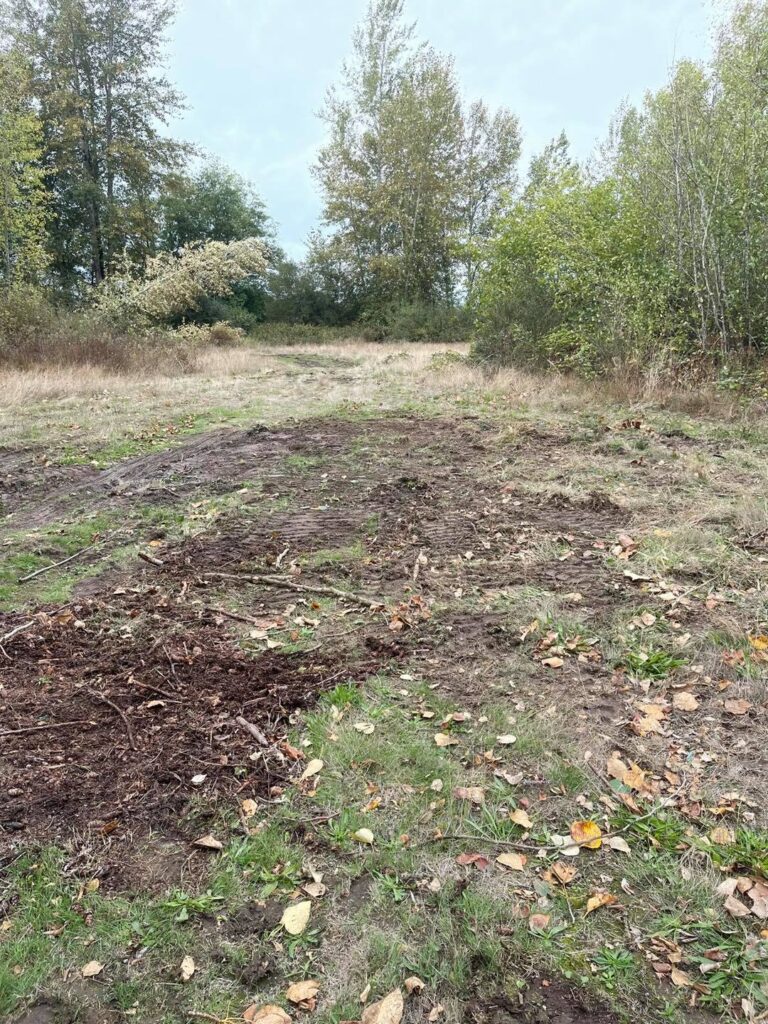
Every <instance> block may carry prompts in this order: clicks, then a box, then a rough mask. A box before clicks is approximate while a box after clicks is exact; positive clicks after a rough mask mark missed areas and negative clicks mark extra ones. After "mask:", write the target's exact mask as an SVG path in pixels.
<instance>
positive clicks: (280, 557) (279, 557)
mask: <svg viewBox="0 0 768 1024" xmlns="http://www.w3.org/2000/svg"><path fill="white" fill-rule="evenodd" d="M289 551H290V548H285V550H284V551H281V552H280V554H279V555H278V556H277V558H276V559H275V568H276V569H279V568H280V563H281V562H282V560H283V559H284V558H285V556H286V555H287V554H288V552H289Z"/></svg>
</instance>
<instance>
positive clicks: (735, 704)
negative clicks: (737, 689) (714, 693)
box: [725, 697, 752, 715]
mask: <svg viewBox="0 0 768 1024" xmlns="http://www.w3.org/2000/svg"><path fill="white" fill-rule="evenodd" d="M751 708H752V705H751V704H750V702H749V701H748V700H744V698H743V697H740V698H736V697H734V698H732V699H730V700H727V701H726V702H725V710H726V711H727V712H728V714H729V715H746V714H747V713H748V712H749V711H750V709H751Z"/></svg>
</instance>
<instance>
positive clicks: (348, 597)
mask: <svg viewBox="0 0 768 1024" xmlns="http://www.w3.org/2000/svg"><path fill="white" fill-rule="evenodd" d="M205 575H206V576H208V577H210V578H212V579H220V580H239V581H240V582H241V583H256V584H259V583H262V584H265V585H266V586H269V587H284V588H285V589H286V590H296V591H300V592H303V593H308V594H328V595H330V596H331V597H340V598H342V599H343V600H345V601H354V602H355V603H356V604H361V605H363V606H364V607H365V608H375V609H379V608H383V607H384V606H385V602H384V601H380V600H377V599H375V598H372V597H365V596H364V595H363V594H353V593H352V592H351V591H349V590H340V589H339V588H338V587H326V586H323V585H322V584H320V583H296V582H295V581H294V580H289V579H287V578H286V577H285V576H260V575H259V576H239V575H238V574H237V573H228V572H209V573H206V574H205Z"/></svg>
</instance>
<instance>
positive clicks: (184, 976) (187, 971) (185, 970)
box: [179, 956, 195, 982]
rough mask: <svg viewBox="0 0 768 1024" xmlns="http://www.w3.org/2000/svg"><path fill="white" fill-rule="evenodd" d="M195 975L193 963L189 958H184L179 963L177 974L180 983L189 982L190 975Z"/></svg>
mask: <svg viewBox="0 0 768 1024" xmlns="http://www.w3.org/2000/svg"><path fill="white" fill-rule="evenodd" d="M194 973H195V961H194V960H193V959H192V957H191V956H185V957H184V959H183V960H182V961H181V967H180V968H179V974H180V975H181V980H182V981H185V982H186V981H189V980H190V979H191V978H192V975H193V974H194Z"/></svg>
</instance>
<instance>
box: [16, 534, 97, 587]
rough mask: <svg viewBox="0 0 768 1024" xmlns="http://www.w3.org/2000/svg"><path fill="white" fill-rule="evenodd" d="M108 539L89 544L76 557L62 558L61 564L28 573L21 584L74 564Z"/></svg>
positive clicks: (46, 566)
mask: <svg viewBox="0 0 768 1024" xmlns="http://www.w3.org/2000/svg"><path fill="white" fill-rule="evenodd" d="M106 539H107V538H106V537H100V538H99V540H95V541H94V542H93V544H88V545H87V547H84V548H80V550H79V551H76V552H75V553H74V555H69V557H68V558H62V559H61V561H60V562H52V563H51V564H50V565H44V566H43V567H42V569H35V571H34V572H30V573H28V574H27V575H26V576H20V577H19V579H18V582H19V583H26V582H27V581H28V580H33V579H34V578H35V576H42V575H43V573H44V572H50V571H51V569H58V567H59V566H60V565H66V564H67V562H73V561H74V560H75V559H76V558H79V557H80V555H84V554H85V553H86V551H92V550H93V548H95V547H97V546H98V545H99V544H100V543H101V541H102V540H106Z"/></svg>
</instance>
